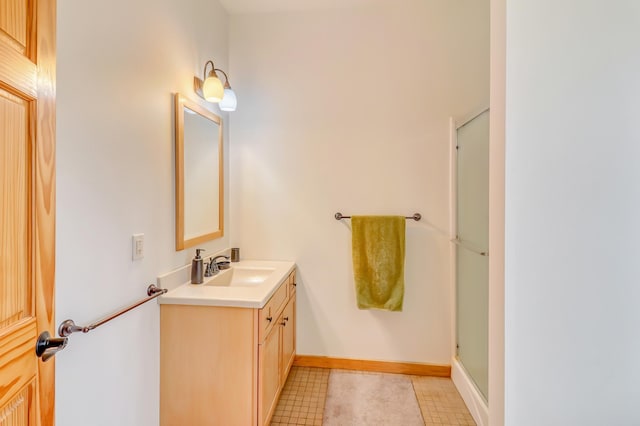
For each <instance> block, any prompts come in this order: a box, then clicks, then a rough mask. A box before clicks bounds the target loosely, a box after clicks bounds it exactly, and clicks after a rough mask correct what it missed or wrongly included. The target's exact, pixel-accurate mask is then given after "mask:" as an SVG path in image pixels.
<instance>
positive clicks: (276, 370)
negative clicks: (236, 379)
mask: <svg viewBox="0 0 640 426" xmlns="http://www.w3.org/2000/svg"><path fill="white" fill-rule="evenodd" d="M291 278H293V277H291ZM293 279H294V278H293ZM295 303H296V299H295V293H294V294H293V295H292V297H290V298H289V300H288V301H287V303H286V305H285V307H284V309H283V310H282V312H281V314H280V315H279V316H278V317H277V320H276V321H275V323H274V325H273V326H272V327H271V328H270V330H269V331H267V332H266V336H265V338H264V340H262V341H261V342H260V345H259V348H258V357H259V359H260V362H259V371H260V378H259V379H258V384H259V386H260V390H259V391H260V397H259V408H258V411H259V418H260V421H261V424H263V425H264V424H268V421H269V419H270V418H271V416H272V415H273V411H274V410H275V407H276V405H277V403H278V398H277V397H278V395H279V394H280V391H281V390H282V388H283V387H284V384H285V382H286V380H287V376H288V375H289V370H290V369H291V365H292V364H293V358H294V355H295V344H296V342H295V338H296V337H295V335H296V329H295V327H296V321H295V306H296V305H295ZM273 319H274V320H275V318H273Z"/></svg>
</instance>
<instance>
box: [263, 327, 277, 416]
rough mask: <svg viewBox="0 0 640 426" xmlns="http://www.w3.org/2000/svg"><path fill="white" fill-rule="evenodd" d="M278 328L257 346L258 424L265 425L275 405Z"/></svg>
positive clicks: (273, 328)
mask: <svg viewBox="0 0 640 426" xmlns="http://www.w3.org/2000/svg"><path fill="white" fill-rule="evenodd" d="M279 338H280V327H272V328H271V331H270V332H269V334H267V337H266V338H265V339H264V342H262V343H261V344H260V345H259V348H258V351H259V358H260V365H259V367H258V369H259V372H260V373H259V374H260V376H259V381H258V388H259V392H260V398H259V400H258V407H259V419H260V424H263V425H264V424H265V423H266V421H267V419H268V418H269V416H270V414H271V412H272V410H273V408H274V406H275V403H276V395H277V394H278V389H279V387H280V363H279V354H280V339H279Z"/></svg>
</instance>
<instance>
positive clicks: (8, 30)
mask: <svg viewBox="0 0 640 426" xmlns="http://www.w3.org/2000/svg"><path fill="white" fill-rule="evenodd" d="M30 3H31V2H29V1H27V0H2V1H0V30H2V31H1V32H3V33H4V34H3V35H4V36H5V37H6V38H7V39H8V40H7V43H8V44H11V45H13V46H14V47H15V49H16V50H17V51H19V52H20V53H25V52H26V51H27V43H28V42H29V21H30V20H29V19H28V16H29V12H30V10H31V5H30Z"/></svg>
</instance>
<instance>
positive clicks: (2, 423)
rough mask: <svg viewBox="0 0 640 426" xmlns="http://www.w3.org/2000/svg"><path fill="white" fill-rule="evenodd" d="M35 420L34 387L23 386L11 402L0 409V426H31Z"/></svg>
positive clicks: (30, 385) (31, 385)
mask: <svg viewBox="0 0 640 426" xmlns="http://www.w3.org/2000/svg"><path fill="white" fill-rule="evenodd" d="M34 418H35V390H34V385H33V384H29V385H28V386H25V388H24V389H22V390H21V391H20V392H19V393H18V394H17V395H16V396H15V397H14V398H13V399H12V400H11V401H9V402H8V403H7V404H5V405H4V407H0V426H15V425H26V424H33V419H34Z"/></svg>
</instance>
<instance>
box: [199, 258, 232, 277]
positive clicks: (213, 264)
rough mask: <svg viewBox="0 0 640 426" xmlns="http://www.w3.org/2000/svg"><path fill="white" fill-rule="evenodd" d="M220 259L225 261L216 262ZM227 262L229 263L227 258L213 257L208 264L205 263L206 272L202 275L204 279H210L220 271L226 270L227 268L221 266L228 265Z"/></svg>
mask: <svg viewBox="0 0 640 426" xmlns="http://www.w3.org/2000/svg"><path fill="white" fill-rule="evenodd" d="M220 258H223V259H226V260H223V261H220V262H218V261H217V260H218V259H220ZM228 261H229V256H223V255H220V256H216V257H213V258H212V259H211V261H210V262H209V263H207V268H206V271H205V273H204V276H205V277H212V276H214V275H215V274H217V273H218V272H220V269H227V268H221V265H222V264H225V263H228Z"/></svg>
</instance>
